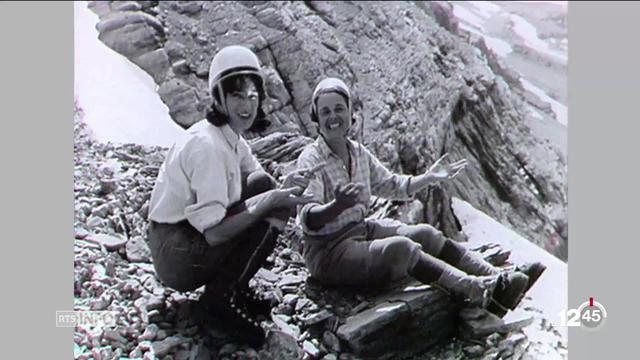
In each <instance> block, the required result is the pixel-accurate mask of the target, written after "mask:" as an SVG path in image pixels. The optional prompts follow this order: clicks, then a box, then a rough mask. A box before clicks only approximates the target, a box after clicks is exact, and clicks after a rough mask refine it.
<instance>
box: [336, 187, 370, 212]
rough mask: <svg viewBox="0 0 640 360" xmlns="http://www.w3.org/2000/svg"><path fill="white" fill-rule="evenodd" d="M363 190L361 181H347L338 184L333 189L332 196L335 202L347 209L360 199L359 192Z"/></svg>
mask: <svg viewBox="0 0 640 360" xmlns="http://www.w3.org/2000/svg"><path fill="white" fill-rule="evenodd" d="M362 190H364V185H363V184H361V183H348V184H344V185H339V186H337V187H336V188H335V189H334V192H333V194H334V196H335V199H336V203H337V204H338V205H339V206H340V208H342V209H348V208H350V207H353V206H355V205H356V204H358V203H359V202H360V201H359V199H360V193H361V192H362Z"/></svg>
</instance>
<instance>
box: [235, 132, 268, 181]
mask: <svg viewBox="0 0 640 360" xmlns="http://www.w3.org/2000/svg"><path fill="white" fill-rule="evenodd" d="M238 152H239V154H240V171H241V172H242V173H243V174H250V173H252V172H254V171H258V170H261V171H264V168H263V167H262V165H260V162H258V159H256V157H255V156H254V155H253V152H252V151H251V147H250V146H249V144H248V143H247V141H246V140H245V139H244V138H240V141H239V143H238Z"/></svg>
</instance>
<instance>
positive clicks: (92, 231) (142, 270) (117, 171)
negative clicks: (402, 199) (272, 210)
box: [74, 108, 551, 360]
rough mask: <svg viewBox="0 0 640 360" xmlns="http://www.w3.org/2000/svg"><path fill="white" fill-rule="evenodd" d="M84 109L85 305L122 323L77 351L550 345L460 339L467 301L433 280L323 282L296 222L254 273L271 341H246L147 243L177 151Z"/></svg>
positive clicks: (78, 126) (79, 215)
mask: <svg viewBox="0 0 640 360" xmlns="http://www.w3.org/2000/svg"><path fill="white" fill-rule="evenodd" d="M81 115H82V112H81V110H80V109H79V108H78V109H77V111H76V119H75V127H74V129H75V134H74V135H75V136H74V138H75V142H74V164H75V172H74V192H75V217H74V228H75V239H74V252H75V260H74V310H76V311H84V310H107V311H114V312H116V314H117V325H118V326H117V327H115V328H101V327H96V328H91V327H89V326H77V327H76V331H75V333H74V358H75V359H90V358H93V359H118V358H123V357H128V358H132V359H140V358H142V359H145V360H150V359H163V360H169V359H176V360H177V359H181V360H186V359H191V360H194V359H198V360H204V359H211V358H221V359H258V358H259V359H299V358H309V359H320V358H322V359H327V360H329V359H357V358H363V357H364V358H367V357H368V356H372V357H375V358H407V357H408V358H414V359H416V358H420V359H458V358H497V357H498V356H500V357H502V358H505V359H506V358H509V359H521V358H526V356H531V354H536V352H537V351H538V350H537V348H538V347H539V345H538V344H536V343H532V342H530V341H529V340H528V338H527V336H526V335H525V334H524V333H523V332H522V331H520V330H518V328H519V327H518V326H516V327H515V328H514V327H509V328H508V329H507V330H505V331H504V332H502V333H493V334H491V335H490V336H479V337H478V336H476V337H474V338H465V339H464V340H461V339H457V340H456V339H454V340H453V341H452V339H451V337H452V336H458V337H459V335H458V334H459V331H458V330H459V329H458V328H457V327H456V326H455V324H456V321H457V311H458V309H456V308H455V306H453V304H452V303H451V302H450V301H449V300H448V297H447V296H446V295H445V294H444V293H442V292H440V291H439V290H437V289H435V288H431V287H429V286H424V285H419V286H416V284H400V285H399V286H392V287H391V288H387V289H374V291H370V290H366V289H365V290H354V289H351V290H350V289H336V288H323V287H322V286H320V285H319V284H317V283H316V282H314V281H313V280H312V279H309V278H308V273H307V271H306V269H305V267H304V263H303V261H302V257H301V255H300V253H299V252H298V251H297V250H296V241H295V239H296V238H297V237H296V234H295V229H293V228H292V227H289V229H288V231H287V232H286V233H285V235H284V236H281V237H280V239H279V245H278V246H277V248H276V251H275V253H274V254H273V255H272V256H271V257H270V258H269V259H268V263H267V264H266V265H265V267H264V268H262V269H260V271H259V272H258V274H257V275H256V277H255V278H254V279H253V280H252V282H251V286H252V287H253V288H255V289H256V290H257V291H258V293H260V294H262V296H264V297H266V298H271V299H273V301H274V302H275V304H277V306H276V307H275V308H274V309H273V311H272V316H271V318H270V319H265V320H266V321H265V322H263V326H264V327H265V328H267V329H271V330H272V331H271V332H270V333H269V336H268V341H267V344H266V346H265V347H264V348H263V349H252V348H250V347H247V346H246V345H243V344H239V343H237V342H235V341H234V340H233V339H230V338H229V337H228V336H227V335H225V333H224V332H221V331H218V330H216V328H215V324H213V329H212V330H210V331H206V330H205V329H204V328H202V326H201V324H199V323H198V322H197V317H194V316H193V314H194V309H195V306H196V303H197V300H198V298H199V297H200V295H201V293H202V291H201V289H199V290H196V291H193V292H189V293H180V292H176V291H174V290H172V289H170V288H166V287H164V286H163V285H162V283H161V282H160V281H159V280H158V278H157V277H156V276H155V271H154V269H153V266H152V264H151V263H150V254H149V249H148V247H147V245H146V242H145V241H144V234H145V233H146V229H147V222H146V220H145V217H146V214H147V211H148V205H149V197H150V192H151V188H152V185H153V182H154V181H155V177H156V175H157V171H158V168H159V166H160V164H161V163H162V160H163V157H164V154H165V152H166V150H167V149H166V148H161V147H150V146H141V145H133V144H129V145H114V144H110V143H108V144H104V143H100V142H97V141H95V139H94V138H93V137H92V136H91V133H90V130H89V129H88V128H87V127H86V126H85V124H84V123H83V122H82V121H81ZM417 208H418V209H419V207H417ZM412 210H413V211H412ZM414 212H415V208H411V207H407V208H405V209H400V210H398V209H393V208H392V207H389V206H386V207H378V211H377V214H378V216H394V213H396V214H400V213H401V214H404V218H403V220H405V221H407V222H410V223H411V222H415V221H416V220H417V218H416V217H415V216H413V217H412V215H411V214H412V213H414ZM290 225H291V224H290ZM479 251H481V252H482V253H483V254H484V256H485V257H486V258H487V259H488V260H489V261H491V262H492V263H494V264H496V265H502V264H505V263H506V261H507V259H508V258H509V255H510V254H509V252H504V251H501V250H500V249H499V248H496V247H494V246H490V245H485V246H483V247H482V248H480V249H479ZM408 320H410V321H408ZM520 326H522V325H520ZM546 331H551V330H546ZM491 332H494V331H491ZM527 354H529V355H527Z"/></svg>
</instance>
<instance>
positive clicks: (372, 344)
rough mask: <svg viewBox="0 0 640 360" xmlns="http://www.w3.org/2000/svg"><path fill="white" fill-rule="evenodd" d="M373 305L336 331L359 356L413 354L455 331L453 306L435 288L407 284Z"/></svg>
mask: <svg viewBox="0 0 640 360" xmlns="http://www.w3.org/2000/svg"><path fill="white" fill-rule="evenodd" d="M374 304H375V305H374V306H372V307H371V308H369V309H367V310H365V311H362V312H360V313H358V314H356V315H354V316H351V317H349V318H347V319H346V322H345V323H344V325H342V326H340V327H339V328H338V331H337V335H338V337H339V338H340V339H341V340H343V341H344V342H345V343H346V344H347V345H348V347H349V349H351V350H352V351H353V353H354V354H356V355H358V356H363V357H375V358H385V356H387V357H388V356H389V354H395V355H394V356H397V355H398V354H402V353H404V354H416V353H420V352H423V351H425V350H427V349H429V348H431V347H433V346H434V345H436V344H438V343H439V342H441V341H444V340H447V339H449V338H450V337H451V336H452V334H453V333H454V332H455V326H454V324H455V318H456V307H455V306H454V304H453V303H452V302H451V301H450V298H449V296H448V295H446V294H445V293H444V292H442V291H441V290H439V289H436V288H434V287H431V286H428V285H418V284H410V285H407V286H404V287H401V288H399V289H397V290H394V291H391V292H388V293H385V294H384V295H381V296H379V297H378V298H376V299H375V300H374Z"/></svg>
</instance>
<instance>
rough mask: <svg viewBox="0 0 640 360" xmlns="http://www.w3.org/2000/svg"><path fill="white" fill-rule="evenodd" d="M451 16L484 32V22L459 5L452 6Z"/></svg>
mask: <svg viewBox="0 0 640 360" xmlns="http://www.w3.org/2000/svg"><path fill="white" fill-rule="evenodd" d="M453 15H454V16H455V17H457V18H458V19H461V20H463V21H465V22H467V23H469V24H470V25H472V26H474V27H476V28H478V29H480V30H481V31H483V32H484V28H483V26H482V24H484V20H482V19H481V18H480V17H478V16H477V15H476V14H474V13H473V12H471V11H469V10H467V9H465V8H464V7H462V6H460V5H455V4H454V5H453Z"/></svg>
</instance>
